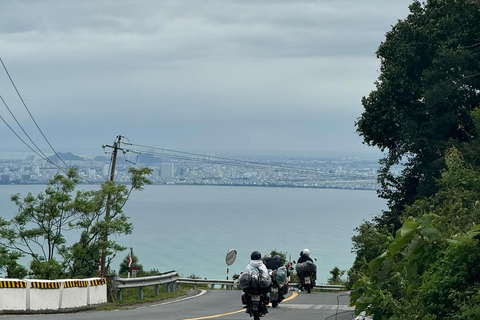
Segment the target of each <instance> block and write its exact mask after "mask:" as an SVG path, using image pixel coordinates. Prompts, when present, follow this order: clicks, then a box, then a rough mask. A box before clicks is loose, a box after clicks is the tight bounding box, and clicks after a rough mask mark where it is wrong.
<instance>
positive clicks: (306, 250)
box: [303, 249, 310, 257]
mask: <svg viewBox="0 0 480 320" xmlns="http://www.w3.org/2000/svg"><path fill="white" fill-rule="evenodd" d="M303 254H304V255H306V256H307V257H308V256H309V255H310V250H308V249H303Z"/></svg>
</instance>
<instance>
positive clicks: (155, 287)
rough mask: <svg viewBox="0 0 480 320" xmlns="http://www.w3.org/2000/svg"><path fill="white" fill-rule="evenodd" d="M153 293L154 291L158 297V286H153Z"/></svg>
mask: <svg viewBox="0 0 480 320" xmlns="http://www.w3.org/2000/svg"><path fill="white" fill-rule="evenodd" d="M153 288H154V291H155V296H158V284H156V285H154V286H153Z"/></svg>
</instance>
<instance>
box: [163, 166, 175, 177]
mask: <svg viewBox="0 0 480 320" xmlns="http://www.w3.org/2000/svg"><path fill="white" fill-rule="evenodd" d="M160 176H161V177H162V178H173V177H174V176H175V164H173V163H162V165H161V166H160Z"/></svg>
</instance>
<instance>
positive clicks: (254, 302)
mask: <svg viewBox="0 0 480 320" xmlns="http://www.w3.org/2000/svg"><path fill="white" fill-rule="evenodd" d="M239 284H240V287H241V288H242V289H243V294H242V303H243V304H244V305H246V307H247V313H248V314H250V317H252V316H253V319H254V320H259V319H260V317H263V316H264V315H266V314H267V313H268V308H267V306H268V304H269V303H270V292H269V291H270V284H271V278H270V276H269V275H268V274H267V275H266V277H262V276H260V275H259V274H247V273H242V274H241V275H240V278H239Z"/></svg>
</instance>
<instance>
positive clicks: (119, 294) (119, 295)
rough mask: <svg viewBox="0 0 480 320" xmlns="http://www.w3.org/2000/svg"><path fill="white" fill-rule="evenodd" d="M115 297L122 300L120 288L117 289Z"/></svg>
mask: <svg viewBox="0 0 480 320" xmlns="http://www.w3.org/2000/svg"><path fill="white" fill-rule="evenodd" d="M117 299H118V300H120V301H122V289H117Z"/></svg>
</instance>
